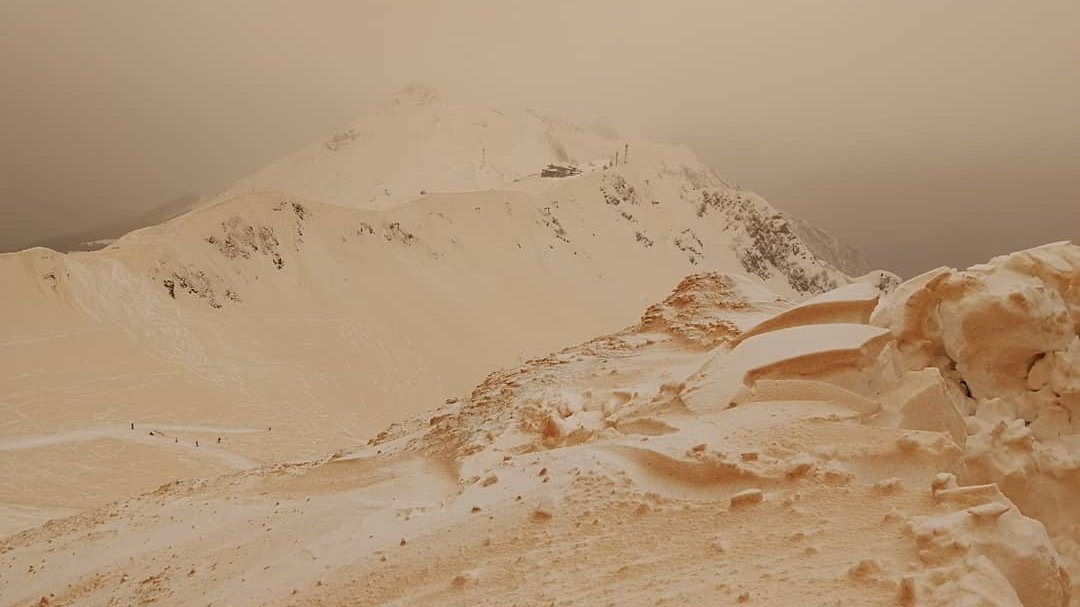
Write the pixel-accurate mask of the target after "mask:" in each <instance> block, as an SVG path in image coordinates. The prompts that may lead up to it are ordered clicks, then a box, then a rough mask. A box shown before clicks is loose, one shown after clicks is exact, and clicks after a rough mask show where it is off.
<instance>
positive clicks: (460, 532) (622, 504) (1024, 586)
mask: <svg viewBox="0 0 1080 607" xmlns="http://www.w3.org/2000/svg"><path fill="white" fill-rule="evenodd" d="M1063 246H1064V245H1063ZM1074 251H1075V248H1074V247H1066V248H1065V249H1063V250H1060V251H1057V252H1056V253H1059V254H1060V255H1059V257H1058V258H1059V259H1060V258H1066V259H1067V258H1070V256H1071V255H1072V254H1073V252H1074ZM1020 255H1023V254H1020ZM1008 259H1010V258H1007V259H1006V260H1005V261H1000V260H995V262H994V263H993V264H991V266H989V267H988V268H987V269H985V270H977V271H979V272H983V271H985V272H991V273H992V272H995V271H998V269H1000V268H1002V267H1004V266H1010V265H1014V264H1015V262H1014V261H1008ZM1029 267H1032V268H1036V269H1038V268H1043V267H1045V266H1029ZM1072 267H1073V268H1078V267H1080V266H1072ZM1069 271H1072V270H1069ZM945 274H947V275H950V276H951V275H954V274H956V273H954V271H945ZM1025 276H1026V277H1027V278H1026V279H1025V281H1021V283H1020V287H1019V288H1026V287H1024V286H1023V285H1024V284H1026V280H1027V279H1031V280H1037V281H1041V282H1042V283H1043V284H1045V285H1047V288H1046V289H1045V290H1044V293H1045V295H1044V296H1045V297H1048V298H1050V299H1051V300H1054V298H1053V296H1052V295H1050V293H1049V292H1050V291H1051V290H1055V289H1057V288H1058V287H1059V286H1060V285H1066V286H1068V285H1072V284H1074V283H1072V282H1070V281H1071V279H1068V280H1064V281H1061V280H1058V279H1060V278H1061V277H1062V276H1063V275H1062V274H1053V275H1049V276H1045V275H1042V274H1038V273H1029V274H1026V275H1025ZM916 284H922V285H925V284H926V281H925V280H924V281H921V282H919V283H916ZM737 285H738V281H737V280H725V279H723V278H722V277H718V276H709V275H700V276H696V277H692V278H689V279H687V280H684V281H682V283H680V286H679V289H678V290H677V291H676V292H675V293H673V294H672V296H671V297H669V298H667V299H666V300H665V301H664V303H663V304H662V305H661V306H660V307H659V308H655V307H654V308H651V309H650V310H649V311H648V313H646V315H645V317H644V318H643V320H642V322H641V323H639V324H637V325H635V326H633V327H632V328H630V329H627V330H624V331H621V332H618V333H614V334H611V335H608V336H606V337H602V338H598V339H594V340H592V341H589V342H586V343H584V344H582V345H580V346H576V347H573V348H567V349H564V350H561V351H559V352H557V353H554V354H551V355H549V356H547V357H544V358H539V359H535V360H532V361H530V362H528V363H526V364H524V365H522V366H519V367H516V368H511V369H507V370H504V371H499V372H496V373H493V374H492V375H490V376H489V377H488V378H487V379H486V380H484V381H483V382H482V383H481V384H479V385H478V386H477V387H476V388H475V389H474V390H473V391H472V392H471V394H470V395H468V396H467V397H461V398H459V399H456V400H453V399H452V402H448V403H446V404H444V405H441V406H439V407H437V408H435V409H433V410H431V411H429V412H427V413H424V414H422V415H419V416H417V417H414V418H412V419H410V420H408V421H405V422H402V423H397V424H393V425H391V426H390V427H388V428H387V429H386V430H385V431H384V432H382V433H380V434H379V435H378V436H376V437H375V438H373V439H371V440H369V441H367V442H366V444H364V445H363V446H358V447H354V448H347V449H344V450H342V451H339V452H338V453H337V454H335V455H332V456H329V457H327V458H323V459H319V460H315V461H310V462H300V463H293V464H279V465H275V466H269V467H265V468H261V469H258V470H251V471H245V472H242V473H239V474H232V475H225V476H221V477H217V478H214V479H211V480H197V481H179V482H176V483H170V484H167V485H164V486H162V487H161V488H160V489H158V490H157V491H154V492H151V493H147V494H145V495H142V496H139V497H135V498H132V499H129V500H125V501H122V502H119V503H116V504H112V505H109V506H107V507H104V508H101V509H96V510H92V511H90V512H88V513H85V514H82V515H78V516H75V517H71V518H67V519H63V520H58V521H55V522H52V523H49V524H48V525H45V526H43V527H40V528H37V529H33V530H28V531H26V532H23V533H21V534H17V535H14V536H11V537H9V538H8V539H6V540H2V541H0V571H2V572H3V575H2V576H0V596H3V597H5V601H7V602H9V603H10V604H13V605H22V604H38V603H41V604H60V605H63V604H80V605H81V604H109V603H110V602H111V603H114V604H151V603H153V604H162V605H189V604H211V605H218V604H232V605H308V606H315V605H340V604H356V605H507V604H540V605H547V604H568V605H586V604H618V605H623V604H626V605H656V604H743V603H746V604H758V605H793V604H857V605H935V606H952V605H999V606H1020V605H1023V606H1025V607H1029V606H1032V605H1056V606H1067V605H1070V603H1069V601H1070V593H1071V594H1073V595H1075V594H1076V593H1075V592H1074V591H1073V588H1072V582H1071V579H1070V570H1071V571H1072V572H1075V571H1076V565H1077V562H1078V561H1077V559H1076V557H1077V545H1078V543H1077V535H1076V534H1077V527H1076V521H1077V520H1080V519H1078V517H1077V516H1076V515H1075V514H1076V510H1075V509H1076V505H1075V504H1076V500H1075V499H1072V498H1075V496H1076V492H1077V489H1078V488H1080V485H1078V480H1080V477H1077V475H1076V470H1077V465H1078V462H1080V457H1078V455H1080V445H1078V444H1077V443H1076V442H1075V440H1074V439H1075V438H1076V436H1077V435H1076V433H1075V432H1072V431H1069V430H1068V427H1066V428H1064V429H1063V430H1062V431H1061V432H1059V433H1058V434H1057V435H1055V436H1053V437H1038V436H1035V435H1034V434H1033V432H1032V430H1031V429H1030V428H1029V427H1027V426H1026V424H1025V421H1024V419H1023V418H1022V417H1017V418H1015V419H1012V420H1005V419H1003V418H1002V416H1003V415H1005V414H1006V412H1007V411H1008V409H1007V408H1000V407H999V408H998V409H995V410H994V411H995V413H994V415H995V416H997V417H995V418H994V419H995V420H996V421H995V422H991V421H986V420H985V416H983V417H980V415H979V409H981V408H982V407H983V406H984V403H987V402H990V401H988V400H986V399H987V398H990V397H991V396H992V395H990V394H982V395H976V396H977V398H975V399H972V398H969V397H968V396H966V394H965V393H964V386H965V385H967V384H966V380H964V377H963V375H962V372H958V371H957V368H953V367H952V366H951V365H946V366H945V367H943V368H942V367H937V366H919V365H918V364H913V363H918V360H916V358H913V356H914V355H913V354H911V351H910V350H905V349H904V348H902V347H901V345H902V344H901V341H902V340H907V342H908V343H916V342H918V343H923V342H929V343H931V344H932V342H933V339H934V337H933V336H934V335H935V333H933V332H931V333H923V335H924V337H923V338H921V339H916V335H917V334H918V331H917V330H916V329H914V328H912V327H910V326H908V327H899V328H898V327H890V328H891V329H892V330H886V329H884V328H879V327H875V326H871V325H851V324H836V323H831V324H822V325H803V326H799V327H794V328H789V329H783V330H780V331H774V332H770V333H766V334H762V335H759V336H756V337H753V338H750V339H747V340H745V341H743V342H741V343H740V344H739V345H738V346H736V347H735V348H733V349H732V346H731V344H732V343H733V341H732V340H731V339H730V337H731V335H730V331H732V330H734V331H735V332H736V333H739V332H741V329H739V328H738V327H735V328H734V329H732V328H731V327H733V326H735V325H734V324H732V325H731V326H724V327H723V328H722V329H721V325H719V324H718V323H717V321H718V320H719V319H721V318H723V317H724V316H725V315H730V316H731V317H732V318H737V317H740V316H743V317H745V315H747V314H752V313H753V311H754V310H757V311H758V313H765V314H776V311H775V310H771V308H772V307H773V306H775V305H776V301H777V300H776V299H769V298H761V299H757V298H755V297H754V296H752V295H748V294H747V293H746V292H743V291H740V290H739V289H738V288H737ZM1050 285H1057V286H1053V287H1051V286H1050ZM913 286H914V285H910V286H909V285H902V286H901V287H900V288H898V289H896V290H895V291H893V293H892V295H890V296H887V297H886V298H885V300H884V301H883V302H882V303H881V304H880V306H882V308H881V311H882V313H881V314H876V315H875V317H877V318H907V317H906V316H903V315H897V314H892V313H887V311H888V309H889V308H890V307H906V308H908V310H909V312H914V311H916V310H915V309H914V308H911V307H910V306H907V305H906V304H905V303H904V301H905V300H912V299H914V300H916V301H925V300H927V299H933V297H931V298H927V297H925V296H923V295H919V293H921V291H920V289H921V288H923V287H919V288H912V287H913ZM1069 288H1071V287H1069ZM969 292H970V291H961V292H954V291H946V292H941V293H938V294H937V295H934V297H942V296H955V297H957V299H954V300H953V302H954V305H955V306H958V307H959V308H961V309H963V306H962V304H961V302H963V301H964V299H963V297H964V294H966V293H969ZM1055 292H1057V291H1056V290H1055ZM943 293H944V294H945V295H943ZM957 293H959V294H957ZM977 293H978V291H977ZM1008 293H1009V291H1004V292H1002V297H1005V298H1006V299H1008V297H1009V295H1008ZM1067 293H1072V291H1068V289H1067ZM979 297H982V296H979ZM1070 297H1071V295H1070ZM976 301H981V302H984V303H983V305H990V304H986V303H985V300H984V299H976ZM1055 301H1056V300H1055ZM1070 301H1071V300H1070ZM1032 304H1033V305H1031V306H1030V307H1029V309H1030V310H1032V311H1033V313H1035V314H1036V315H1037V317H1038V318H1043V316H1042V315H1041V314H1042V313H1041V310H1044V309H1046V305H1043V304H1039V302H1032ZM933 305H938V304H933ZM673 306H675V307H677V308H678V310H680V311H682V312H683V313H681V314H680V313H676V311H675V309H674V308H673ZM766 310H769V311H767V312H766ZM1005 311H1006V312H1008V313H1010V314H1011V313H1012V312H1011V311H1010V310H1009V309H1008V308H1005ZM970 313H974V310H970ZM916 318H921V316H916ZM942 318H943V319H945V321H946V323H948V322H949V321H948V319H950V318H954V316H950V315H945V316H943V317H942ZM1010 318H1012V317H1010ZM1047 322H1050V321H1047ZM751 326H752V325H751ZM975 326H976V327H980V326H981V325H975ZM1052 326H1057V325H1056V324H1054V325H1052ZM937 328H940V329H941V332H940V334H941V335H955V334H956V333H952V331H957V330H958V331H959V335H962V339H964V340H965V343H967V342H972V343H975V342H978V340H979V339H982V338H981V337H979V336H978V335H977V334H969V333H965V332H963V329H962V328H960V329H956V328H953V327H949V326H944V327H935V329H937ZM920 330H922V329H920ZM736 337H737V335H736ZM987 338H990V336H987ZM1045 338H1046V340H1047V341H1046V342H1045V343H1047V344H1056V343H1057V338H1056V337H1055V336H1054V335H1053V334H1052V333H1046V334H1045ZM703 340H704V341H703ZM882 340H884V342H885V343H879V342H881V341H882ZM710 341H715V343H716V345H714V346H712V347H702V344H703V343H706V342H710ZM867 344H875V345H874V347H872V348H869V349H868V348H867ZM925 347H926V348H928V349H930V350H934V349H935V346H933V345H927V346H925ZM950 348H952V346H948V347H944V348H943V349H945V350H949V349H950ZM956 351H960V352H978V351H980V350H978V349H977V348H975V349H966V348H959V349H958V350H956ZM852 352H858V353H859V356H861V357H864V358H867V359H872V360H870V361H869V362H866V363H865V364H858V365H854V366H852V365H851V364H850V363H851V360H850V353H852ZM1054 352H1055V356H1057V355H1058V353H1059V352H1058V351H1054ZM1066 352H1067V351H1066ZM807 356H810V357H817V358H818V360H817V363H815V366H814V367H813V369H811V371H812V373H811V374H810V375H808V374H807V372H808V367H806V366H805V365H795V366H787V365H781V366H776V363H777V362H778V361H785V360H790V359H794V360H800V359H805V358H806V357H807ZM1062 356H1068V354H1067V353H1066V354H1062ZM830 357H831V358H832V359H834V360H836V361H839V366H840V367H842V368H843V369H844V371H843V372H835V371H834V370H830V369H829V368H828V365H827V364H824V363H825V362H826V361H827V359H829V358H830ZM723 360H727V363H725V364H724V365H721V364H720V363H719V361H723ZM919 360H921V359H919ZM1001 360H1003V361H1004V364H1009V360H1010V359H1008V358H1004V359H1001ZM723 366H726V367H727V368H732V369H743V370H744V372H743V373H741V374H735V375H732V376H731V378H730V380H731V381H732V382H734V385H732V386H730V387H729V389H730V390H731V391H732V392H739V391H740V390H741V391H742V392H741V394H742V395H741V396H740V397H739V398H735V399H733V400H731V399H729V400H726V401H724V402H723V403H722V405H721V406H711V405H710V404H709V403H704V402H703V401H701V400H700V398H698V399H696V400H695V398H693V393H694V390H693V384H694V382H695V381H699V380H700V379H702V378H703V377H708V378H711V379H713V380H715V379H716V378H717V375H716V374H715V373H712V372H711V371H714V370H715V369H717V368H720V367H723ZM761 366H765V367H770V368H773V370H774V373H773V374H771V375H770V376H769V377H767V378H754V377H752V376H751V377H747V374H746V373H745V370H746V369H749V368H761ZM957 367H958V368H973V367H968V366H967V365H965V364H964V361H963V360H961V361H958V365H957ZM1076 372H1077V369H1076V368H1075V366H1072V367H1068V366H1066V367H1060V366H1053V369H1052V370H1043V371H1040V373H1041V374H1042V376H1043V377H1045V378H1046V381H1045V382H1043V381H1042V380H1040V381H1039V382H1036V383H1040V384H1045V385H1050V384H1051V383H1053V385H1056V386H1059V387H1060V386H1065V387H1068V386H1072V385H1074V383H1075V373H1076ZM958 373H959V374H958ZM853 375H862V376H863V378H862V379H861V380H859V381H855V380H853V379H852V377H853ZM1051 378H1055V379H1051ZM961 381H965V383H964V384H961V383H960V382H961ZM987 385H990V386H993V385H994V384H987ZM1001 385H1002V386H1003V388H1002V390H1004V392H1003V393H1002V394H1001V395H1000V396H996V395H993V399H1003V398H1004V399H1009V398H1013V396H1012V393H1011V392H1009V390H1011V388H1010V386H1011V384H1001ZM1040 389H1046V388H1045V387H1043V388H1040ZM972 400H974V401H975V402H974V403H972V402H970V401H972ZM991 400H992V399H991ZM957 423H959V424H961V426H960V427H957V426H956V424H957ZM221 431H224V428H222V429H221ZM277 431H278V430H277V429H276V428H275V429H274V431H273V432H274V433H276V432H277ZM235 436H236V437H237V439H239V437H241V436H247V434H246V433H245V432H242V431H240V430H236V434H235ZM69 438H74V437H69ZM51 440H52V439H49V438H47V437H39V438H35V439H24V441H23V443H21V444H22V445H23V446H27V447H34V448H41V449H47V448H49V447H50V445H52V443H51V442H50V441H51ZM229 440H232V439H231V438H230V439H229ZM1074 577H1075V576H1074ZM1071 604H1073V605H1075V604H1076V603H1075V602H1073V603H1071Z"/></svg>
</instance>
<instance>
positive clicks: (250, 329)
mask: <svg viewBox="0 0 1080 607" xmlns="http://www.w3.org/2000/svg"><path fill="white" fill-rule="evenodd" d="M616 156H618V159H617V160H616ZM545 174H546V175H547V176H545ZM819 252H820V249H819ZM834 262H835V263H834ZM837 263H839V262H838V261H837V260H835V259H834V260H832V261H830V260H829V259H825V258H822V257H821V256H820V255H819V254H815V250H814V249H813V248H811V246H810V245H809V244H808V243H807V241H806V240H804V239H803V237H801V236H800V229H799V228H797V227H796V226H795V224H794V223H793V222H792V221H791V220H790V218H788V217H787V216H786V215H784V214H782V213H780V212H778V211H776V210H775V209H773V208H772V207H771V206H769V205H768V204H767V203H766V202H765V201H764V200H762V199H761V198H760V197H758V196H756V195H754V194H752V193H749V192H742V191H738V190H736V189H732V188H730V187H728V186H727V185H726V184H725V183H724V182H723V181H722V180H721V179H719V178H718V177H717V176H715V175H714V174H713V173H712V172H711V171H710V170H709V169H708V168H706V167H705V166H704V165H702V164H701V162H700V161H698V160H697V159H696V157H695V156H694V155H693V154H692V153H691V152H690V151H689V150H686V149H685V148H679V147H672V146H665V145H658V144H652V143H649V142H644V141H636V140H635V141H623V140H615V139H611V138H608V137H605V136H603V135H601V134H599V133H596V132H593V131H590V130H586V129H580V128H577V127H573V126H571V125H567V124H564V123H561V122H558V121H555V120H552V119H547V118H541V117H539V116H537V115H536V114H534V113H529V112H518V113H512V112H499V111H497V110H493V109H485V108H481V109H475V108H469V107H466V106H461V105H458V104H453V103H450V102H446V101H442V100H440V99H438V98H437V96H435V95H434V94H433V93H431V92H430V91H427V90H424V89H411V90H410V91H408V92H407V93H405V94H404V95H401V96H399V97H398V98H396V99H395V100H394V101H393V102H391V103H390V104H389V105H387V106H386V107H384V108H383V109H382V110H380V111H379V112H376V113H375V114H373V115H371V116H368V117H365V118H362V119H360V120H358V121H357V122H356V123H354V124H353V125H352V126H351V127H349V128H348V129H347V130H345V131H343V133H341V134H339V135H336V136H333V137H331V138H329V139H327V140H324V141H320V142H317V143H316V144H313V145H312V146H309V147H307V148H305V149H303V150H301V151H299V152H297V153H296V154H293V155H291V156H288V157H287V158H285V159H283V160H282V161H280V162H277V163H275V164H273V165H271V166H270V167H268V168H267V169H264V170H263V171H260V172H259V173H257V174H256V175H254V176H252V177H250V178H248V179H245V180H243V181H242V182H240V183H239V184H238V185H236V186H235V187H233V188H230V189H229V190H228V191H227V192H225V193H223V194H221V195H219V196H217V197H215V198H213V199H212V200H210V201H208V202H206V203H205V204H202V205H200V206H198V207H197V208H196V209H194V210H193V211H191V212H189V213H187V214H184V215H182V216H180V217H177V218H175V219H172V220H170V221H167V222H165V223H163V224H160V225H157V226H151V227H148V228H145V229H142V230H138V231H136V232H133V233H130V234H128V235H127V236H125V237H123V238H121V239H119V240H117V241H116V242H115V243H113V244H112V245H110V246H108V247H107V248H105V249H102V250H99V251H93V252H79V253H71V254H66V255H65V254H58V253H55V252H53V251H50V250H47V249H41V248H38V249H30V250H27V251H22V252H19V253H14V254H7V255H2V256H0V293H3V294H4V296H3V297H2V298H0V318H3V319H4V320H3V321H0V346H2V348H0V367H2V368H4V369H5V373H3V375H2V376H0V395H3V397H2V398H3V403H4V405H5V407H7V410H8V411H10V412H11V414H10V415H6V416H4V418H3V419H2V420H0V452H2V454H3V459H0V472H2V473H3V476H4V478H5V479H11V482H9V483H5V484H3V486H0V514H2V513H5V512H6V513H7V514H8V515H9V516H8V517H7V521H9V526H13V527H18V526H19V525H20V524H22V523H21V522H20V521H33V520H37V519H39V518H41V517H48V516H52V515H54V514H56V513H57V512H58V510H57V509H58V508H70V507H76V508H78V507H85V506H91V505H95V504H99V503H101V502H102V501H106V500H109V499H114V498H117V497H120V496H123V495H128V494H130V493H132V492H134V491H137V490H143V489H147V488H150V487H153V486H156V485H157V484H160V483H161V482H163V481H164V480H167V479H170V478H176V477H185V476H199V475H209V474H214V473H219V472H225V471H229V470H235V469H240V468H246V467H250V466H253V465H257V464H260V463H267V462H272V461H280V460H285V459H290V458H295V457H302V456H314V455H317V454H319V453H323V452H325V451H327V450H329V449H334V448H337V447H339V446H340V445H342V444H348V443H349V442H353V441H357V440H360V439H361V438H363V437H366V436H367V435H369V434H370V433H373V432H375V431H377V430H379V429H381V428H382V427H384V426H385V425H386V424H388V423H391V422H393V421H395V420H397V419H401V418H403V417H405V416H407V415H411V414H415V413H418V412H420V411H423V410H426V409H428V408H430V407H431V406H432V405H433V404H436V403H438V402H441V401H442V400H443V399H444V398H446V397H447V396H448V395H453V394H459V393H461V392H462V391H464V390H467V389H468V388H469V387H470V386H471V385H473V384H474V383H475V382H476V381H477V380H478V379H479V377H481V375H482V374H483V373H485V372H487V371H489V370H490V369H495V368H501V367H505V366H508V365H511V364H515V363H516V362H518V361H520V360H521V359H523V358H526V357H529V356H533V355H537V354H541V353H543V352H546V351H549V350H552V349H555V348H557V347H561V346H562V345H564V344H567V343H575V342H578V341H582V340H584V339H587V338H589V337H590V336H593V335H597V334H602V333H604V332H609V331H614V330H616V329H618V328H619V327H622V326H625V325H626V324H628V323H630V322H632V321H633V320H634V319H635V318H637V316H638V314H639V313H640V310H641V309H643V308H644V307H645V306H646V305H647V304H648V302H650V301H653V300H654V299H655V298H656V296H657V294H659V293H663V292H665V291H666V290H667V289H668V288H669V287H670V285H671V284H674V283H676V282H678V281H679V280H681V279H682V278H683V277H685V276H686V275H687V274H690V273H694V272H703V271H722V272H726V273H740V274H747V275H749V276H750V278H749V280H751V281H753V282H754V283H755V284H758V285H760V286H761V287H763V288H767V289H770V290H771V291H773V292H775V293H777V294H778V295H777V296H778V297H783V298H787V299H793V300H797V299H801V298H804V297H807V296H810V295H814V294H816V293H820V292H823V291H826V290H829V289H831V288H833V287H836V286H838V285H841V284H845V283H846V282H847V281H848V277H847V276H846V275H845V274H844V273H843V272H841V271H839V270H838V269H837ZM131 423H134V424H135V428H136V429H135V430H131V428H130V424H131ZM271 428H272V430H270V429H271ZM150 432H153V434H152V435H151V434H150ZM219 437H222V438H224V439H227V440H223V442H222V443H221V445H224V446H218V442H217V439H218V438H219ZM196 440H198V441H199V444H200V446H199V447H198V448H196V447H195V446H194V445H195V441H196ZM91 461H92V462H93V464H92V465H90V464H88V463H87V462H91ZM29 462H34V464H33V466H30V465H29ZM72 467H80V469H82V470H83V473H82V474H79V475H75V476H72V475H70V474H69V473H68V472H69V471H70V470H71V469H72Z"/></svg>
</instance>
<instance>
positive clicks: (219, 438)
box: [217, 436, 221, 445]
mask: <svg viewBox="0 0 1080 607" xmlns="http://www.w3.org/2000/svg"><path fill="white" fill-rule="evenodd" d="M217 444H219V445H220V444H221V437H220V436H219V437H217Z"/></svg>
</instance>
